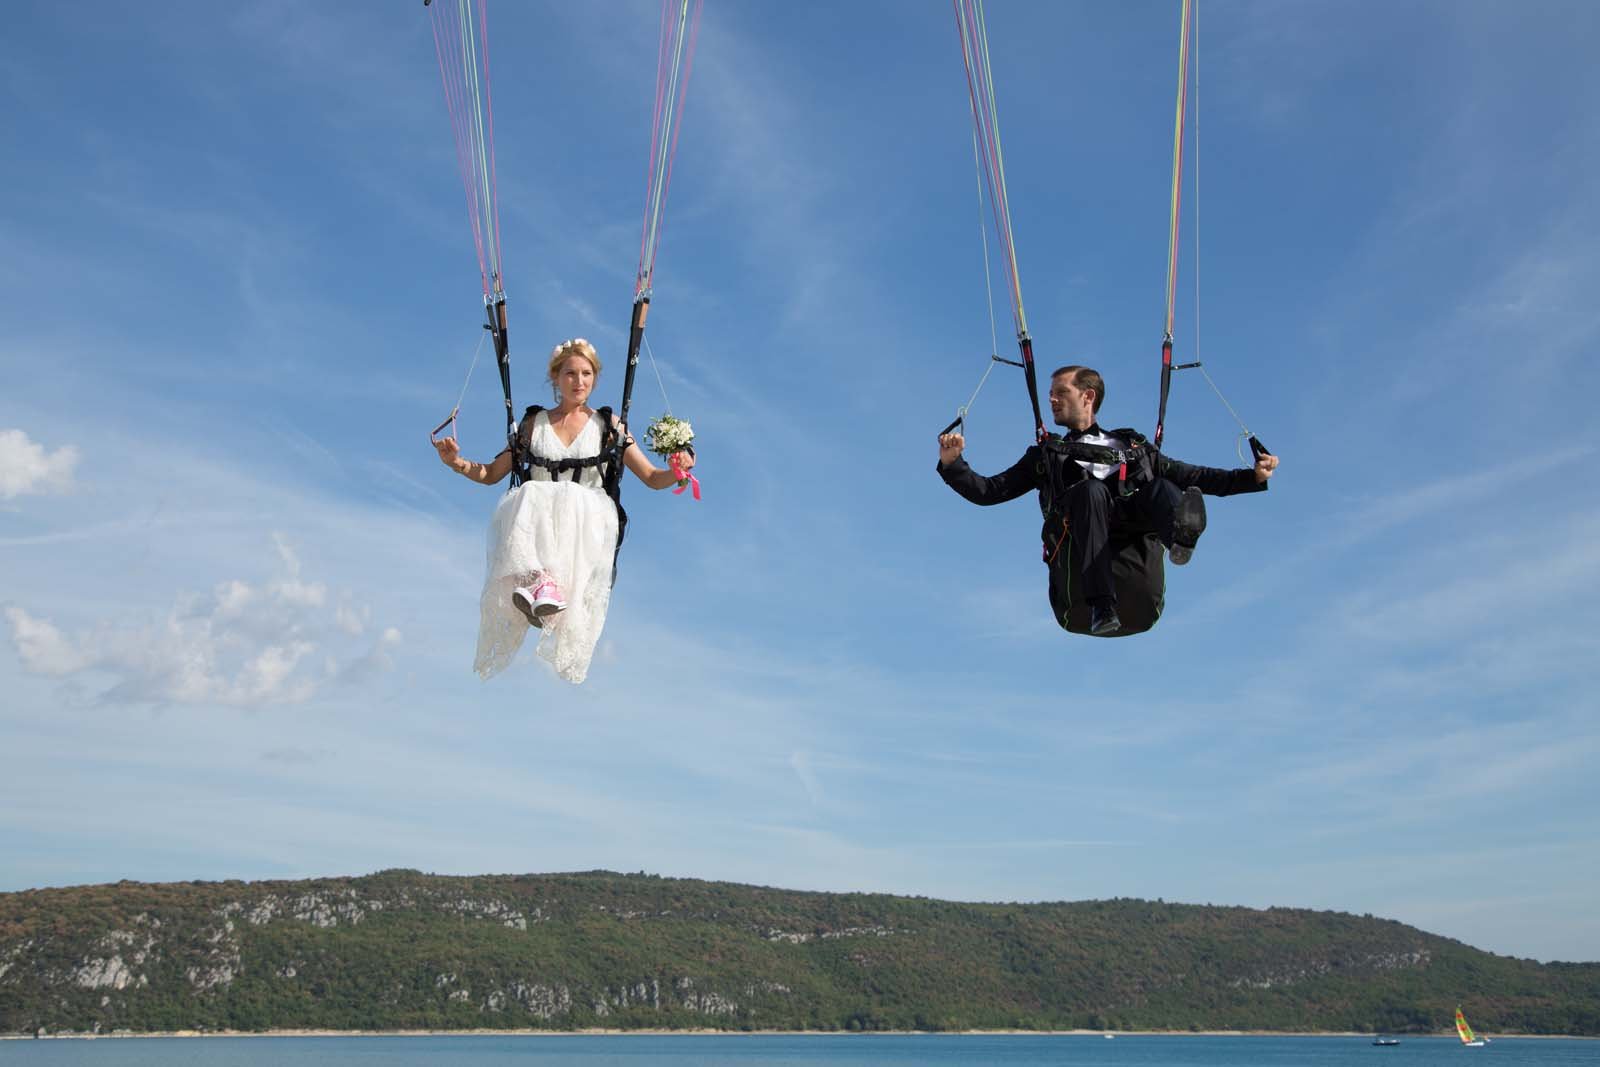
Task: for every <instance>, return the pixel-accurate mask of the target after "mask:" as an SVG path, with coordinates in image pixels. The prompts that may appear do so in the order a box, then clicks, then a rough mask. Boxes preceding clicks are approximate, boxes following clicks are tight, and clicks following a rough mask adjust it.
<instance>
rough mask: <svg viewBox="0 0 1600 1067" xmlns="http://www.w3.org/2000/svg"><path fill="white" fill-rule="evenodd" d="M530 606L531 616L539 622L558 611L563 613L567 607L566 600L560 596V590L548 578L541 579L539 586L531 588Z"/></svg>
mask: <svg viewBox="0 0 1600 1067" xmlns="http://www.w3.org/2000/svg"><path fill="white" fill-rule="evenodd" d="M532 604H533V609H532V612H531V614H533V615H534V617H536V618H538V619H539V620H540V622H543V621H544V619H545V618H546V617H548V616H550V615H554V614H555V613H556V612H558V611H565V610H566V607H567V602H566V600H565V599H564V598H563V597H562V596H561V590H560V589H558V588H556V583H555V582H553V581H551V580H550V579H549V578H544V579H541V580H540V582H539V584H538V585H535V586H534V587H533V599H532Z"/></svg>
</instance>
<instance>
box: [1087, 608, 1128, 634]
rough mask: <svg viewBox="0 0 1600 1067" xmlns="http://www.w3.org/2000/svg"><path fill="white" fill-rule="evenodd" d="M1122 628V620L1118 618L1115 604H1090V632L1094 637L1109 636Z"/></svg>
mask: <svg viewBox="0 0 1600 1067" xmlns="http://www.w3.org/2000/svg"><path fill="white" fill-rule="evenodd" d="M1120 629H1122V620H1121V619H1119V618H1117V606H1116V605H1115V604H1106V605H1105V606H1103V607H1102V606H1101V605H1099V604H1091V605H1090V606H1089V633H1090V635H1091V636H1093V637H1109V636H1110V635H1112V634H1114V633H1116V632H1117V631H1118V630H1120Z"/></svg>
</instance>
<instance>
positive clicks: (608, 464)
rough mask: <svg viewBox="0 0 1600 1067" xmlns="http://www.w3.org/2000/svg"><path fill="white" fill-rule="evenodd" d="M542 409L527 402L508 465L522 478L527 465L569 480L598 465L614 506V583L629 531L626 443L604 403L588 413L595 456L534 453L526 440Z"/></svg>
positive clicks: (601, 481) (604, 486)
mask: <svg viewBox="0 0 1600 1067" xmlns="http://www.w3.org/2000/svg"><path fill="white" fill-rule="evenodd" d="M544 410H546V409H545V407H544V405H543V404H529V405H528V409H527V410H526V411H524V412H523V413H522V425H523V426H526V427H528V433H527V434H526V435H524V434H523V433H522V432H521V431H520V430H519V431H518V433H517V445H516V448H514V449H513V450H512V452H511V466H512V468H513V469H514V470H515V471H516V472H517V473H518V474H520V475H521V480H522V481H527V476H528V470H529V468H531V467H538V468H540V469H541V470H545V471H548V472H549V474H550V480H551V481H553V482H558V481H560V480H561V476H562V475H563V474H565V475H567V476H568V480H570V481H573V482H576V481H577V480H578V477H579V472H580V471H584V470H588V469H589V468H591V467H599V468H600V485H601V487H602V488H603V489H604V490H605V492H606V496H608V497H610V498H611V503H612V504H613V505H614V506H615V507H616V509H617V546H616V548H615V549H614V550H613V552H612V554H611V580H612V581H613V582H615V581H616V580H617V569H616V565H617V557H618V556H619V555H620V554H621V552H622V539H623V537H625V536H626V535H627V532H628V513H627V512H626V511H625V510H623V507H622V454H623V453H624V452H625V451H627V448H628V444H629V442H628V441H627V440H624V439H623V437H622V435H621V434H619V433H618V432H617V428H616V426H614V425H613V424H612V421H611V408H610V406H606V407H600V408H595V410H594V415H592V416H591V418H596V419H599V420H600V427H601V429H600V452H599V453H598V454H597V455H593V456H569V457H566V458H564V459H551V458H549V457H548V456H541V455H537V454H536V453H534V452H533V451H531V450H530V449H529V446H528V442H531V441H532V439H533V422H532V420H533V417H534V416H535V415H537V414H539V412H541V411H544Z"/></svg>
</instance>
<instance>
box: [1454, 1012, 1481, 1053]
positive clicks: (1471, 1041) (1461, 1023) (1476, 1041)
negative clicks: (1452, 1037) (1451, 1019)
mask: <svg viewBox="0 0 1600 1067" xmlns="http://www.w3.org/2000/svg"><path fill="white" fill-rule="evenodd" d="M1456 1033H1457V1034H1458V1035H1459V1036H1460V1038H1461V1043H1462V1044H1463V1045H1481V1044H1483V1039H1482V1038H1480V1037H1478V1036H1477V1035H1475V1034H1474V1033H1473V1032H1472V1027H1470V1026H1468V1025H1467V1017H1466V1016H1465V1015H1462V1014H1461V1009H1460V1008H1459V1007H1458V1008H1456Z"/></svg>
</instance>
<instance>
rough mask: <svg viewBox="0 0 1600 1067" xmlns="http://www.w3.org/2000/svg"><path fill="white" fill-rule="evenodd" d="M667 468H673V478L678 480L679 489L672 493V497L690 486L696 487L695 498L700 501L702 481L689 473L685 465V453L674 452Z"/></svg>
mask: <svg viewBox="0 0 1600 1067" xmlns="http://www.w3.org/2000/svg"><path fill="white" fill-rule="evenodd" d="M667 466H669V467H671V468H672V476H673V477H674V478H676V479H678V488H676V489H674V490H673V491H672V495H673V496H677V495H678V494H679V493H681V492H683V491H684V490H685V489H687V488H689V487H690V486H694V498H695V499H696V500H699V499H700V479H699V478H696V477H695V476H694V475H693V474H691V473H690V472H689V468H688V467H685V466H684V465H683V453H682V452H674V453H673V454H672V455H670V456H668V457H667Z"/></svg>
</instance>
